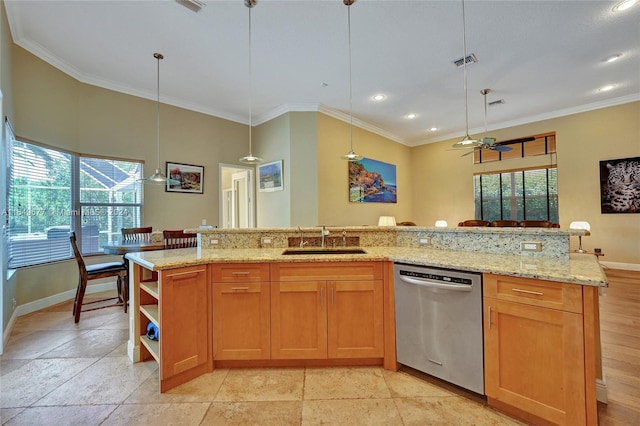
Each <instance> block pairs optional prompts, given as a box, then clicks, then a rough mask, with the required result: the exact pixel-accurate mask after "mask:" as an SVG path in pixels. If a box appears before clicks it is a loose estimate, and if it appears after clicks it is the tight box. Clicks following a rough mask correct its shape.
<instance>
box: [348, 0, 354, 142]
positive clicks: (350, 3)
mask: <svg viewBox="0 0 640 426" xmlns="http://www.w3.org/2000/svg"><path fill="white" fill-rule="evenodd" d="M352 4H353V2H352V1H349V4H347V19H348V21H349V22H348V25H347V29H348V34H349V149H350V151H351V152H353V92H352V79H351V5H352Z"/></svg>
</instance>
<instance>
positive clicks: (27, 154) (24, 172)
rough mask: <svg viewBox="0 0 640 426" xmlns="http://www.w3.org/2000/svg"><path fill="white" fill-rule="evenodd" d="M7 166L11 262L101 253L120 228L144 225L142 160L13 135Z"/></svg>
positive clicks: (23, 263) (12, 264)
mask: <svg viewBox="0 0 640 426" xmlns="http://www.w3.org/2000/svg"><path fill="white" fill-rule="evenodd" d="M9 145H10V146H9V156H10V157H9V158H10V162H9V167H8V179H7V180H8V185H7V186H8V194H7V195H8V199H7V213H8V224H9V227H8V228H9V232H8V257H9V259H8V266H9V267H13V268H15V267H20V266H28V265H36V264H41V263H46V262H52V261H56V260H62V259H68V258H70V257H73V253H72V251H71V246H70V244H69V232H70V231H71V230H75V232H76V235H77V237H78V243H79V247H80V250H81V252H82V253H83V254H96V253H101V252H102V250H101V247H102V245H104V244H106V243H107V242H109V241H112V240H114V239H116V240H117V238H118V237H119V235H120V228H123V227H137V226H139V224H140V222H141V219H140V215H141V211H142V188H141V184H140V182H139V181H138V179H140V178H141V176H142V163H140V162H135V161H127V160H116V159H106V158H95V157H90V156H84V155H78V154H72V153H68V152H64V151H60V150H57V149H54V148H49V147H43V146H41V145H37V144H33V143H27V142H23V141H20V140H16V139H12V140H11V141H9Z"/></svg>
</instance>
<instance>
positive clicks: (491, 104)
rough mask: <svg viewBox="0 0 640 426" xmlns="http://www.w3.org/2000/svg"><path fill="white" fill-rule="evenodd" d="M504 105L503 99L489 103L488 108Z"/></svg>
mask: <svg viewBox="0 0 640 426" xmlns="http://www.w3.org/2000/svg"><path fill="white" fill-rule="evenodd" d="M503 103H504V99H498V100H497V101H493V102H489V106H496V105H501V104H503Z"/></svg>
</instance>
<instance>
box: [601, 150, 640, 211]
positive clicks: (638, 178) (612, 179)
mask: <svg viewBox="0 0 640 426" xmlns="http://www.w3.org/2000/svg"><path fill="white" fill-rule="evenodd" d="M600 211H601V212H602V213H640V157H631V158H622V159H618V160H605V161H600Z"/></svg>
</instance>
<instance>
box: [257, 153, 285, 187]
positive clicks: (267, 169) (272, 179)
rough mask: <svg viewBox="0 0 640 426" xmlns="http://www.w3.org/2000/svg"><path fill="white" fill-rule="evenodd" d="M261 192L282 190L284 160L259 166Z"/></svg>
mask: <svg viewBox="0 0 640 426" xmlns="http://www.w3.org/2000/svg"><path fill="white" fill-rule="evenodd" d="M258 177H259V179H260V188H259V191H260V192H273V191H282V190H283V189H284V187H283V186H282V160H278V161H274V162H272V163H267V164H261V165H259V166H258Z"/></svg>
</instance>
